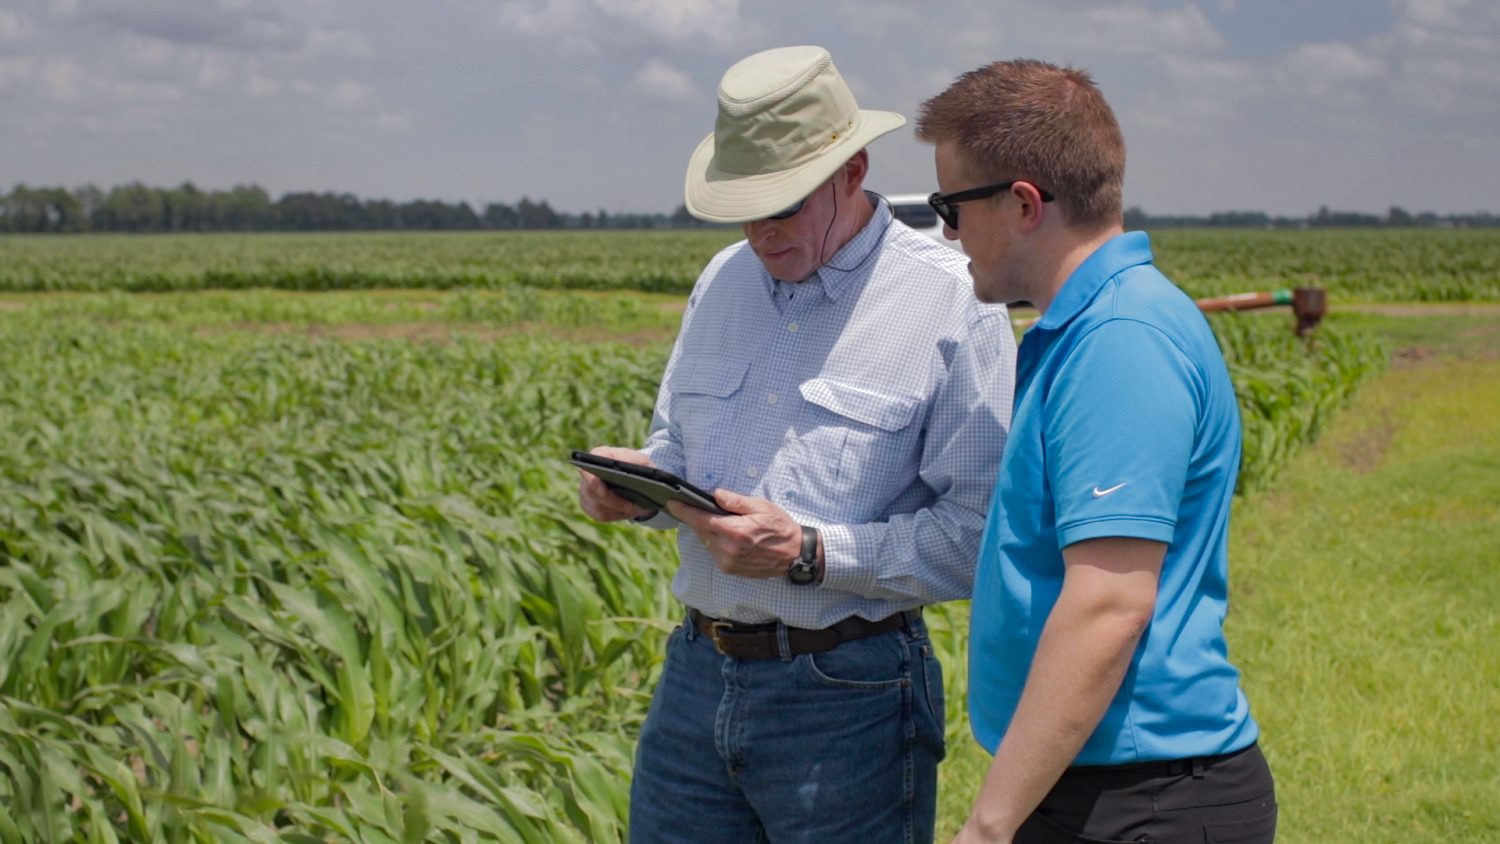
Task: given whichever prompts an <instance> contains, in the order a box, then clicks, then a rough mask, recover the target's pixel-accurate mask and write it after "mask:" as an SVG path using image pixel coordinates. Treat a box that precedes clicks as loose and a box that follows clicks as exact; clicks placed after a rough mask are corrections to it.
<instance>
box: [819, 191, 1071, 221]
mask: <svg viewBox="0 0 1500 844" xmlns="http://www.w3.org/2000/svg"><path fill="white" fill-rule="evenodd" d="M1022 181H1025V180H1024V179H1011V180H1010V181H1008V182H1001V183H999V184H996V185H985V186H984V187H982V188H969V189H968V190H960V191H954V192H953V193H938V192H936V191H933V194H932V196H929V197H927V204H928V205H931V206H932V210H934V211H936V212H937V215H938V216H939V217H942V218H943V222H945V223H947V224H948V228H950V229H953V230H954V231H958V204H959V203H960V202H968V201H969V200H971V199H985V198H987V197H991V196H994V195H995V194H997V193H1000V192H1001V191H1008V190H1010V187H1011V185H1014V184H1015V183H1016V182H1022ZM1037 193H1039V194H1041V196H1042V201H1043V202H1051V201H1052V200H1053V199H1054V198H1055V197H1053V196H1052V194H1051V193H1049V192H1047V191H1044V190H1042V189H1041V188H1037ZM793 213H796V212H793Z"/></svg>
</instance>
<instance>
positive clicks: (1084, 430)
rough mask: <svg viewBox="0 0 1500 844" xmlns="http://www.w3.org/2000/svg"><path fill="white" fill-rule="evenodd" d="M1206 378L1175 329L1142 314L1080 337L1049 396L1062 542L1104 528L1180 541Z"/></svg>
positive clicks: (1050, 464) (1096, 534)
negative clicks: (1149, 321)
mask: <svg viewBox="0 0 1500 844" xmlns="http://www.w3.org/2000/svg"><path fill="white" fill-rule="evenodd" d="M1200 380H1201V379H1199V378H1198V376H1197V370H1196V367H1194V366H1193V364H1192V362H1191V360H1190V359H1189V358H1188V356H1187V355H1185V354H1184V353H1183V352H1182V350H1181V349H1180V348H1179V347H1178V346H1177V345H1176V344H1175V343H1174V342H1173V341H1172V339H1171V338H1170V337H1168V336H1167V335H1166V334H1165V333H1164V332H1162V331H1161V329H1159V328H1157V327H1155V326H1152V325H1149V324H1146V323H1143V322H1137V321H1135V320H1127V319H1115V320H1110V321H1108V322H1105V323H1104V324H1102V325H1100V326H1099V327H1098V328H1096V329H1094V330H1093V331H1092V332H1090V333H1089V334H1088V335H1087V336H1085V337H1083V338H1081V339H1080V340H1079V342H1078V344H1077V345H1076V346H1074V348H1073V349H1072V350H1071V352H1070V353H1069V355H1068V357H1067V359H1066V361H1064V362H1063V364H1062V367H1061V368H1060V369H1059V374H1058V376H1057V377H1056V379H1055V380H1054V381H1053V385H1052V391H1051V393H1050V395H1049V396H1048V397H1047V399H1046V417H1045V431H1044V434H1043V442H1044V447H1045V454H1046V461H1047V479H1048V483H1049V485H1050V486H1051V488H1052V495H1053V500H1054V501H1055V506H1056V514H1055V515H1056V525H1057V542H1058V547H1059V548H1065V547H1067V546H1069V545H1072V544H1073V543H1075V542H1081V541H1083V540H1087V539H1099V538H1103V537H1128V538H1133V539H1149V540H1154V541H1157V542H1164V543H1168V544H1170V543H1171V541H1172V535H1173V532H1174V531H1175V529H1176V526H1177V512H1178V507H1179V504H1180V503H1181V500H1182V492H1183V488H1184V485H1185V483H1186V478H1187V469H1188V461H1189V459H1190V457H1191V455H1192V452H1193V439H1194V436H1195V431H1196V429H1197V424H1198V418H1199V415H1200V407H1201V402H1200V400H1199V398H1198V396H1199V394H1200V392H1201V391H1200V390H1199V389H1198V385H1199V383H1200Z"/></svg>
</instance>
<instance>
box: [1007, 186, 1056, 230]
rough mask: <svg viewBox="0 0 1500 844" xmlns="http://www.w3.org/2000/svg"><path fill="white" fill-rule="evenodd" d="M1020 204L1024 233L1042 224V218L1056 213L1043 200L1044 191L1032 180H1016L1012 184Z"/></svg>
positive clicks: (1021, 224) (1021, 225) (1012, 189)
mask: <svg viewBox="0 0 1500 844" xmlns="http://www.w3.org/2000/svg"><path fill="white" fill-rule="evenodd" d="M1010 192H1011V193H1012V194H1014V195H1015V197H1016V199H1017V200H1019V204H1020V213H1021V217H1020V227H1021V233H1022V234H1031V233H1032V232H1034V231H1036V230H1037V227H1038V226H1040V225H1041V224H1042V218H1043V217H1045V216H1046V215H1048V214H1051V213H1054V211H1053V210H1052V209H1049V208H1047V207H1046V203H1044V202H1042V192H1041V191H1040V190H1038V189H1037V186H1036V185H1033V184H1032V183H1030V182H1016V183H1015V184H1013V185H1011V186H1010Z"/></svg>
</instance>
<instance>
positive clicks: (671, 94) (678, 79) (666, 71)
mask: <svg viewBox="0 0 1500 844" xmlns="http://www.w3.org/2000/svg"><path fill="white" fill-rule="evenodd" d="M631 84H632V85H633V86H634V87H635V89H636V90H638V91H640V92H642V93H644V94H647V95H649V96H652V97H660V98H662V99H667V100H687V99H692V98H694V97H696V96H698V87H697V86H696V85H694V84H693V79H692V77H690V76H688V75H687V74H686V73H683V72H682V71H680V70H678V69H677V68H675V67H673V66H672V65H670V64H668V63H667V62H666V61H664V60H662V59H659V58H656V59H651V60H650V61H648V62H646V64H645V65H643V66H642V67H641V69H640V70H638V71H636V74H635V77H634V79H632V81H631Z"/></svg>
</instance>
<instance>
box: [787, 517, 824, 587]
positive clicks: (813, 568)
mask: <svg viewBox="0 0 1500 844" xmlns="http://www.w3.org/2000/svg"><path fill="white" fill-rule="evenodd" d="M786 579H787V580H790V581H791V582H792V583H794V584H796V585H798V586H806V585H808V584H809V583H813V582H815V581H816V580H817V579H818V529H817V528H812V527H808V526H807V525H803V526H802V554H801V555H800V556H798V557H797V559H795V560H793V561H792V567H791V568H789V569H787V570H786Z"/></svg>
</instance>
